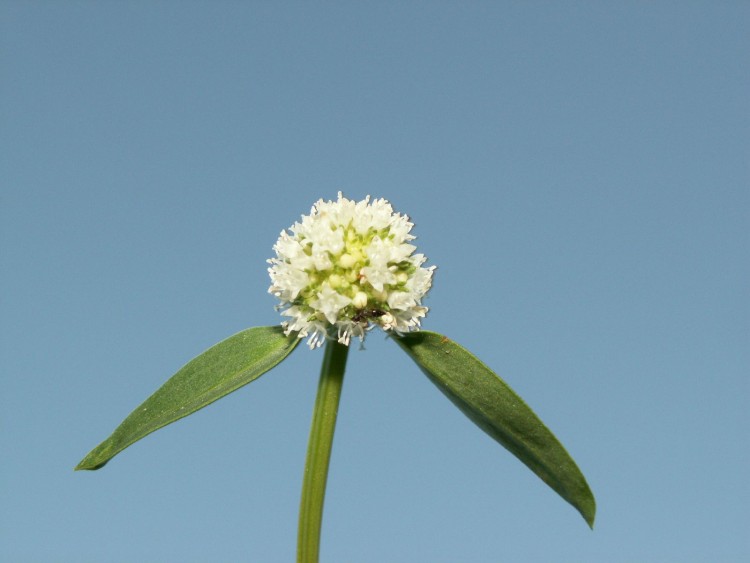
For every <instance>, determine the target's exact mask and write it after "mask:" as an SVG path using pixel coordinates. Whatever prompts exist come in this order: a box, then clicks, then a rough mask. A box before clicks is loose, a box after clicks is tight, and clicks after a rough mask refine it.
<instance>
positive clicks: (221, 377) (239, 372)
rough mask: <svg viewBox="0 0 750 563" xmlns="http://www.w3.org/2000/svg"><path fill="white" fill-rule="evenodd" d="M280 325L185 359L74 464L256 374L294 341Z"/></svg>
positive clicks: (95, 459)
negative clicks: (154, 390)
mask: <svg viewBox="0 0 750 563" xmlns="http://www.w3.org/2000/svg"><path fill="white" fill-rule="evenodd" d="M298 342H299V339H298V338H297V337H296V336H289V337H287V336H284V333H283V331H282V329H281V327H280V326H268V327H256V328H249V329H247V330H243V331H242V332H239V333H237V334H235V335H234V336H230V337H229V338H227V339H226V340H223V341H222V342H219V343H218V344H216V345H215V346H213V347H211V348H209V349H208V350H206V351H205V352H204V353H203V354H201V355H200V356H197V357H196V358H194V359H192V360H191V361H190V362H188V363H187V364H186V365H185V366H184V367H183V368H182V369H180V371H178V372H177V373H176V374H174V375H173V376H172V377H171V378H170V379H169V380H168V381H167V382H166V383H165V384H164V385H163V386H162V387H160V388H159V389H158V390H157V391H156V392H155V393H154V394H153V395H151V396H150V397H149V398H148V399H146V401H145V402H144V403H143V404H142V405H141V406H139V407H138V408H137V409H135V410H134V411H133V412H132V413H131V414H130V416H128V417H127V418H126V419H125V420H124V421H123V422H122V424H120V426H118V427H117V428H116V429H115V431H114V432H113V433H112V435H111V436H110V437H109V438H107V439H106V440H105V441H104V442H102V443H101V444H99V445H98V446H97V447H96V448H94V449H93V450H92V451H91V452H90V453H89V454H88V455H87V456H86V457H85V458H84V459H83V461H81V463H79V464H78V466H77V467H76V469H77V470H78V469H99V468H100V467H102V466H103V465H104V464H105V463H107V462H108V461H109V460H110V459H112V458H113V457H114V456H115V455H117V454H118V453H120V452H121V451H122V450H124V449H125V448H127V447H128V446H129V445H131V444H133V443H134V442H137V441H138V440H140V439H141V438H143V437H145V436H147V435H148V434H150V433H151V432H154V431H155V430H158V429H159V428H162V427H163V426H166V425H167V424H170V423H172V422H174V421H176V420H179V419H180V418H183V417H186V416H187V415H189V414H192V413H194V412H195V411H197V410H198V409H201V408H203V407H205V406H206V405H208V404H210V403H213V402H214V401H216V400H217V399H220V398H222V397H224V396H225V395H228V394H229V393H231V392H232V391H236V390H237V389H239V388H240V387H242V386H243V385H247V384H248V383H250V382H251V381H254V380H256V379H258V378H259V377H260V376H261V375H263V374H264V373H265V372H267V371H268V370H270V369H271V368H272V367H274V366H275V365H277V364H278V363H279V362H281V360H283V359H284V358H286V357H287V356H288V355H289V353H290V352H291V351H292V350H294V348H295V347H296V346H297V344H298Z"/></svg>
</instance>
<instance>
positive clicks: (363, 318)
mask: <svg viewBox="0 0 750 563" xmlns="http://www.w3.org/2000/svg"><path fill="white" fill-rule="evenodd" d="M383 315H385V311H381V310H380V309H362V310H361V311H359V312H357V314H355V315H354V316H353V317H352V321H354V322H355V323H366V322H367V321H369V320H370V319H377V318H379V317H382V316H383Z"/></svg>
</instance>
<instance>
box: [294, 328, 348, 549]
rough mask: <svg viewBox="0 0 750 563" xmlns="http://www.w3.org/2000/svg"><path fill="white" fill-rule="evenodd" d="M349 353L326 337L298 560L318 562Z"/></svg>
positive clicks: (304, 482)
mask: <svg viewBox="0 0 750 563" xmlns="http://www.w3.org/2000/svg"><path fill="white" fill-rule="evenodd" d="M348 353H349V347H348V346H344V345H343V344H339V343H338V342H336V341H335V340H329V341H328V342H327V343H326V350H325V355H324V357H323V366H322V367H321V370H320V382H319V383H318V395H317V398H316V399H315V409H314V410H313V419H312V426H311V428H310V440H309V442H308V444H307V459H306V460H305V475H304V478H303V480H302V499H301V501H300V510H299V529H298V532H297V563H318V555H319V552H320V529H321V524H322V521H323V501H324V499H325V494H326V481H327V479H328V463H329V461H330V459H331V448H332V446H333V433H334V431H335V429H336V415H337V414H338V409H339V399H340V398H341V387H342V385H343V383H344V370H345V368H346V357H347V354H348Z"/></svg>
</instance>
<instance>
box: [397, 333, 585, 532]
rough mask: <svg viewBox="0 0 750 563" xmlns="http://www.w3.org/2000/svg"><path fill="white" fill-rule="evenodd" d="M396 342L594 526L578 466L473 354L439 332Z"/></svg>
mask: <svg viewBox="0 0 750 563" xmlns="http://www.w3.org/2000/svg"><path fill="white" fill-rule="evenodd" d="M394 340H395V341H396V342H397V343H398V344H399V345H400V346H401V348H403V349H404V350H405V351H406V353H407V354H409V356H411V358H412V359H413V360H414V361H415V362H416V363H417V365H418V366H419V367H420V368H421V369H422V371H423V372H424V373H425V374H426V375H427V377H428V378H429V379H430V381H432V382H433V383H434V384H435V385H436V386H437V387H438V389H440V390H441V391H442V392H443V393H444V394H445V395H446V396H447V397H448V398H449V399H450V400H451V401H452V402H453V404H455V405H456V406H457V407H458V408H459V409H461V411H462V412H463V413H464V414H465V415H466V416H468V417H469V419H471V420H472V422H474V423H475V424H476V425H477V426H479V428H481V429H482V430H484V431H485V432H486V433H487V434H489V435H490V436H491V437H492V438H494V439H495V440H497V441H498V442H499V443H500V444H502V445H503V446H504V447H505V448H507V449H508V450H509V451H510V452H511V453H512V454H513V455H515V456H516V457H517V458H518V459H520V460H521V461H522V462H523V463H525V464H526V465H527V466H528V467H529V469H531V470H532V471H533V472H534V473H536V474H537V475H538V476H539V477H540V478H541V479H542V481H544V482H545V483H547V484H548V485H549V486H550V487H552V489H553V490H554V491H556V492H557V493H558V494H559V495H560V496H561V497H562V498H564V499H565V500H566V501H568V502H569V503H570V504H572V505H573V506H574V507H575V508H576V509H578V511H579V512H580V513H581V516H583V518H584V520H586V522H587V523H588V525H589V526H590V527H591V528H593V527H594V515H595V513H596V501H595V500H594V495H593V494H592V492H591V489H589V486H588V484H587V483H586V479H585V478H584V476H583V474H582V473H581V471H580V469H578V466H577V465H576V463H575V462H574V461H573V459H572V458H571V457H570V455H569V454H568V452H566V451H565V448H563V446H562V444H560V442H559V441H558V440H557V438H555V436H554V435H553V434H552V432H551V431H550V430H549V429H548V428H547V427H546V426H545V425H544V423H543V422H542V421H541V420H540V419H539V417H537V416H536V414H534V412H533V411H532V410H531V409H530V408H529V406H528V405H526V403H524V402H523V400H522V399H521V397H519V396H518V395H516V394H515V393H514V392H513V390H512V389H511V388H510V387H508V385H507V384H506V383H505V382H504V381H503V380H502V379H500V378H499V377H498V376H497V375H496V374H495V373H494V372H493V371H492V370H491V369H489V368H488V367H487V366H486V365H484V364H483V363H482V362H481V361H480V360H479V359H477V358H476V357H475V356H474V355H472V354H471V353H470V352H469V351H468V350H466V349H465V348H463V347H461V346H459V345H458V344H456V343H455V342H453V341H451V340H449V339H448V338H446V337H445V336H442V335H440V334H437V333H435V332H427V331H420V332H414V333H410V334H406V335H404V336H397V337H395V338H394Z"/></svg>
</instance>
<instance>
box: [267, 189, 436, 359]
mask: <svg viewBox="0 0 750 563" xmlns="http://www.w3.org/2000/svg"><path fill="white" fill-rule="evenodd" d="M413 226H414V225H413V224H412V223H410V222H409V218H408V217H407V216H406V215H401V214H400V213H395V212H394V211H393V208H392V207H391V204H390V203H388V202H387V201H386V200H385V199H376V200H374V201H372V202H371V201H370V196H367V197H366V198H365V199H364V200H362V201H359V202H354V201H352V200H349V199H346V198H345V197H343V195H342V194H341V192H339V194H338V200H337V201H323V200H322V199H321V200H319V201H318V202H317V203H315V205H313V207H312V210H311V211H310V214H309V215H303V216H302V218H301V220H300V221H298V222H297V223H295V224H294V225H292V226H291V227H290V228H289V231H282V232H281V235H280V236H279V240H278V241H277V242H276V244H275V245H274V247H273V249H274V251H275V252H276V257H275V258H271V259H270V260H268V262H269V264H271V267H270V268H268V273H269V274H270V276H271V287H269V288H268V292H269V293H271V294H273V295H275V296H276V297H278V298H279V300H280V301H281V303H280V304H279V305H278V306H277V308H278V309H279V310H281V312H282V313H281V314H282V315H283V316H285V317H289V320H285V321H284V322H283V323H282V325H283V327H284V331H285V333H286V334H290V333H292V332H297V336H298V337H299V338H304V337H308V344H309V346H310V348H311V349H312V348H316V347H318V346H320V345H321V344H323V342H324V341H325V340H326V339H327V338H335V339H337V340H338V341H339V342H340V343H342V344H345V345H349V342H350V341H351V339H352V337H358V338H359V339H360V341H363V340H364V337H365V333H366V332H367V331H368V330H370V329H371V328H372V327H373V326H375V325H378V326H380V327H381V328H382V329H383V330H385V331H394V332H397V333H405V332H410V331H414V330H419V326H420V319H421V318H422V317H424V316H425V315H426V314H427V307H423V306H422V298H423V297H424V296H425V294H426V293H427V290H429V289H430V286H431V285H432V274H433V272H434V270H435V266H430V267H427V268H424V267H422V264H424V263H425V261H426V258H425V256H424V255H423V254H414V251H415V250H416V246H414V245H412V244H409V241H411V240H414V238H415V237H414V236H413V235H411V234H409V232H410V231H411V228H412V227H413Z"/></svg>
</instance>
